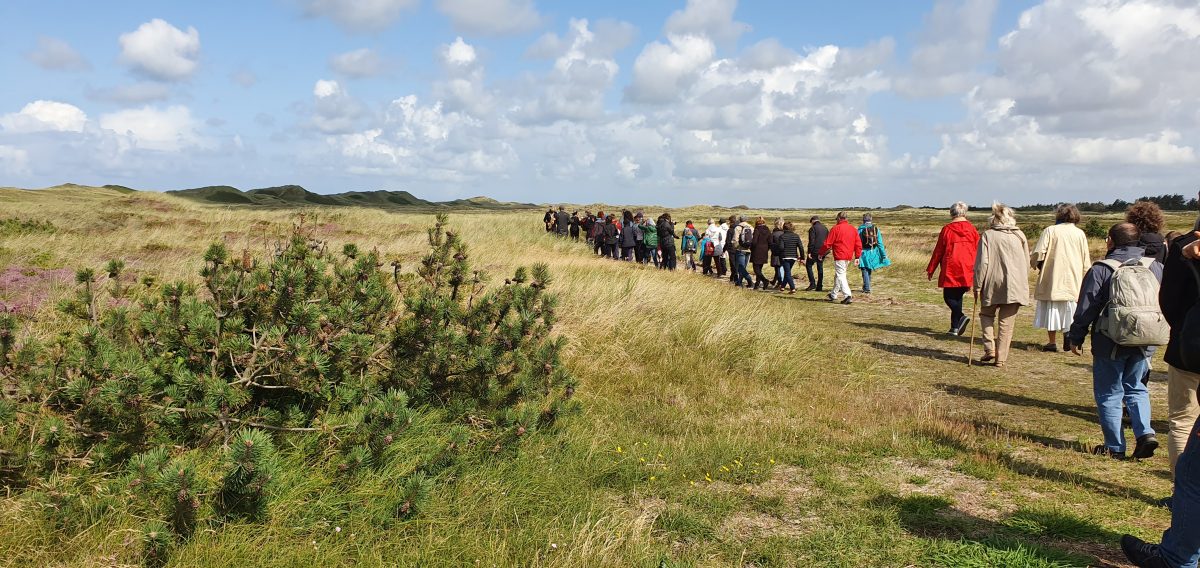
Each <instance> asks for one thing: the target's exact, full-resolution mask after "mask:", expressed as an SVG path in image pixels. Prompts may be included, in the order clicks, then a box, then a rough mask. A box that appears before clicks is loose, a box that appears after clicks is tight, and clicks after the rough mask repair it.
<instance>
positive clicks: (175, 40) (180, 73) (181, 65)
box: [119, 18, 200, 81]
mask: <svg viewBox="0 0 1200 568" xmlns="http://www.w3.org/2000/svg"><path fill="white" fill-rule="evenodd" d="M119 41H120V44H121V60H122V61H124V62H125V63H127V64H129V65H130V66H131V67H132V68H133V69H134V71H137V72H138V73H141V74H143V75H146V76H147V77H150V78H152V79H158V80H161V81H177V80H180V79H186V78H187V77H189V76H191V74H192V73H193V72H195V71H196V67H197V66H198V65H199V61H198V58H199V56H200V32H198V31H196V28H193V27H190V26H189V27H188V29H187V31H186V32H185V31H183V30H180V29H179V28H177V27H175V26H173V25H171V24H170V23H167V22H166V21H164V20H161V19H158V18H155V19H153V20H150V21H149V22H146V23H144V24H142V25H140V26H138V29H137V30H134V31H132V32H129V33H125V34H121V37H120V38H119Z"/></svg>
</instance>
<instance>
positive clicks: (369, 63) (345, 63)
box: [329, 47, 389, 79]
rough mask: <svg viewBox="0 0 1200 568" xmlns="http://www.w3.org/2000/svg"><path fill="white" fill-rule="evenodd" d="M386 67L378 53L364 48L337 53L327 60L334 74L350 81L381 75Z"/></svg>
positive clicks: (387, 65) (384, 60)
mask: <svg viewBox="0 0 1200 568" xmlns="http://www.w3.org/2000/svg"><path fill="white" fill-rule="evenodd" d="M388 67H389V62H388V61H387V60H386V59H385V58H384V57H383V56H381V55H380V54H379V52H377V51H375V50H373V49H370V48H366V47H364V48H362V49H355V50H354V51H347V52H346V53H339V54H337V55H335V56H333V57H331V58H330V59H329V68H330V69H331V70H333V72H334V73H337V74H339V75H342V76H345V77H349V78H352V79H361V78H364V77H374V76H376V75H382V74H383V73H386V72H387V70H388Z"/></svg>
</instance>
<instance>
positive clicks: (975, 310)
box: [967, 294, 979, 367]
mask: <svg viewBox="0 0 1200 568" xmlns="http://www.w3.org/2000/svg"><path fill="white" fill-rule="evenodd" d="M972 298H973V299H972V300H971V348H970V350H969V351H968V352H967V366H968V367H970V366H971V365H974V364H975V363H974V360H975V324H976V323H978V321H979V294H973V295H972Z"/></svg>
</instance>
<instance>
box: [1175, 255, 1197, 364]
mask: <svg viewBox="0 0 1200 568" xmlns="http://www.w3.org/2000/svg"><path fill="white" fill-rule="evenodd" d="M1184 262H1185V263H1187V266H1188V268H1190V269H1191V271H1192V276H1193V277H1195V278H1196V291H1197V295H1200V270H1197V269H1196V261H1194V260H1186V259H1185V260H1184ZM1176 337H1177V338H1178V340H1179V344H1180V345H1179V358H1180V359H1182V360H1183V366H1184V368H1185V369H1188V370H1190V371H1195V370H1196V369H1200V298H1197V300H1196V303H1195V304H1194V305H1192V309H1190V310H1188V313H1187V316H1185V317H1184V318H1183V329H1182V330H1180V331H1179V333H1178V334H1177V335H1176Z"/></svg>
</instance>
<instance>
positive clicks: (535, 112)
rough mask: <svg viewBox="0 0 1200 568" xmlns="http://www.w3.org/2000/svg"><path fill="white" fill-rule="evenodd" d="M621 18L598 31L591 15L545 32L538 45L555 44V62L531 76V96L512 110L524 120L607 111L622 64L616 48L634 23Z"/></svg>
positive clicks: (573, 117) (574, 117)
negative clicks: (557, 31)
mask: <svg viewBox="0 0 1200 568" xmlns="http://www.w3.org/2000/svg"><path fill="white" fill-rule="evenodd" d="M622 24H623V23H617V24H608V25H604V26H598V29H597V30H596V31H595V32H593V31H592V30H591V29H590V27H589V26H588V21H587V20H571V21H570V23H569V24H568V28H569V31H568V33H567V34H566V35H565V36H564V37H563V38H559V37H558V36H553V39H552V40H547V39H546V38H545V36H544V37H543V39H542V40H539V44H540V47H539V49H543V50H547V52H546V55H550V53H549V50H550V49H551V48H553V49H554V50H555V53H553V57H554V67H553V68H552V69H551V70H550V72H549V73H547V74H546V75H545V76H541V77H536V78H534V79H533V80H532V83H533V85H531V89H530V90H531V91H533V92H537V93H538V94H537V95H535V96H534V97H533V98H532V100H529V101H527V102H526V101H519V102H517V103H515V106H514V109H513V110H514V112H513V114H514V115H515V116H516V118H518V120H520V121H522V122H546V121H554V120H562V119H567V120H587V119H593V118H596V117H599V116H601V115H602V114H603V113H604V95H605V93H606V92H607V91H608V90H609V88H610V87H611V86H612V83H613V79H614V78H615V77H616V75H617V71H618V70H619V67H618V65H617V63H616V61H614V60H613V58H612V57H613V53H614V52H616V51H618V50H620V49H621V48H622V47H624V44H625V42H626V38H628V37H630V34H631V29H632V26H630V25H628V24H624V25H622Z"/></svg>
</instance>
